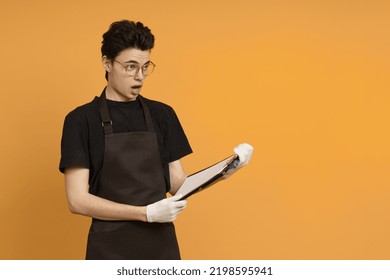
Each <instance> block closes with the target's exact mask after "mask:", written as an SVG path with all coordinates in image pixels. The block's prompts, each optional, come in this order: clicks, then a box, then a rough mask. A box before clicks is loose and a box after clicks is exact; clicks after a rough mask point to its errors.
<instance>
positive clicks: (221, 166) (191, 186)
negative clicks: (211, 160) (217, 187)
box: [175, 154, 240, 200]
mask: <svg viewBox="0 0 390 280" xmlns="http://www.w3.org/2000/svg"><path fill="white" fill-rule="evenodd" d="M239 163H240V159H239V157H238V155H236V154H234V155H231V156H229V157H227V158H225V159H223V160H221V161H220V162H217V163H216V164H214V165H211V166H209V167H207V168H205V169H202V170H200V171H198V172H196V173H193V174H191V175H189V176H188V177H187V179H186V180H185V181H184V183H183V185H182V186H181V187H180V188H179V190H178V191H177V193H176V194H175V195H179V194H182V195H183V197H182V198H181V199H180V200H183V199H186V198H188V197H190V196H191V195H193V194H195V193H198V192H200V191H202V190H204V189H206V188H208V187H210V186H212V185H214V184H215V183H217V182H218V181H219V180H220V179H221V178H222V177H223V175H225V173H226V172H227V171H228V170H230V169H234V168H236V167H237V166H238V164H239Z"/></svg>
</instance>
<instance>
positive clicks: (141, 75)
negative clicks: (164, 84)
mask: <svg viewBox="0 0 390 280" xmlns="http://www.w3.org/2000/svg"><path fill="white" fill-rule="evenodd" d="M134 78H135V79H136V80H138V81H142V80H143V79H145V75H144V72H143V71H142V69H141V68H139V69H138V71H137V74H135V76H134Z"/></svg>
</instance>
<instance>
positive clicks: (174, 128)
mask: <svg viewBox="0 0 390 280" xmlns="http://www.w3.org/2000/svg"><path fill="white" fill-rule="evenodd" d="M168 150H169V162H173V161H175V160H178V159H181V158H182V157H184V156H186V155H188V154H191V153H192V149H191V146H190V144H189V142H188V139H187V136H186V134H185V133H184V130H183V127H182V125H181V123H180V121H179V118H178V117H177V115H176V113H175V111H174V110H173V109H172V108H170V110H169V116H168Z"/></svg>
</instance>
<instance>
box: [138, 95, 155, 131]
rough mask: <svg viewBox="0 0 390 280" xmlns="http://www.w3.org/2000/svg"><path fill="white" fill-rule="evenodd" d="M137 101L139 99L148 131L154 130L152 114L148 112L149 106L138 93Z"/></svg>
mask: <svg viewBox="0 0 390 280" xmlns="http://www.w3.org/2000/svg"><path fill="white" fill-rule="evenodd" d="M138 98H139V101H141V105H142V109H143V110H144V116H145V121H146V125H147V126H148V130H149V132H154V125H153V121H152V115H151V114H150V110H149V107H148V106H147V105H146V103H145V100H144V98H143V97H142V96H141V95H138Z"/></svg>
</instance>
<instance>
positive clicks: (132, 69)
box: [113, 59, 156, 77]
mask: <svg viewBox="0 0 390 280" xmlns="http://www.w3.org/2000/svg"><path fill="white" fill-rule="evenodd" d="M113 61H114V62H117V63H119V64H120V65H122V66H123V68H125V74H126V75H127V76H129V77H133V76H135V75H137V74H138V71H139V70H140V69H142V74H144V75H145V76H149V75H150V74H152V73H153V70H154V67H156V65H155V64H154V63H153V62H151V61H149V62H147V63H145V64H144V65H142V66H139V65H138V64H137V63H130V64H124V63H122V62H119V61H117V60H115V59H113Z"/></svg>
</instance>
